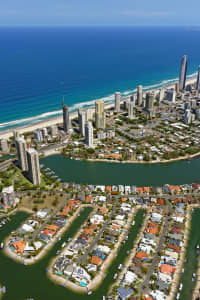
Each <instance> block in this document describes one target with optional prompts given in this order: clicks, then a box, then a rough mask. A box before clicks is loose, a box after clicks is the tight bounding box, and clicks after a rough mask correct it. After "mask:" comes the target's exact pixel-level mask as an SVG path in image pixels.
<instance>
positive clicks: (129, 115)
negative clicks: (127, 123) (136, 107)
mask: <svg viewBox="0 0 200 300" xmlns="http://www.w3.org/2000/svg"><path fill="white" fill-rule="evenodd" d="M128 118H129V119H133V118H134V112H133V102H128Z"/></svg>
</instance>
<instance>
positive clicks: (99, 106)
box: [95, 100, 106, 129]
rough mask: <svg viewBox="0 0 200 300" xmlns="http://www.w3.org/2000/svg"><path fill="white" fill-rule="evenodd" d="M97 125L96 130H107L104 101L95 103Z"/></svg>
mask: <svg viewBox="0 0 200 300" xmlns="http://www.w3.org/2000/svg"><path fill="white" fill-rule="evenodd" d="M95 125H96V128H100V129H105V126H106V122H105V111H104V101H103V100H98V101H96V103H95Z"/></svg>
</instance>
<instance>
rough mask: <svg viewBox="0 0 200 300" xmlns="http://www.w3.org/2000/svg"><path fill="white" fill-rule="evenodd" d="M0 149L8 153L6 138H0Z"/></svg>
mask: <svg viewBox="0 0 200 300" xmlns="http://www.w3.org/2000/svg"><path fill="white" fill-rule="evenodd" d="M1 151H2V152H3V153H8V152H9V147H8V140H6V139H2V140H1Z"/></svg>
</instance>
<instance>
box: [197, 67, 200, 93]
mask: <svg viewBox="0 0 200 300" xmlns="http://www.w3.org/2000/svg"><path fill="white" fill-rule="evenodd" d="M196 90H197V95H199V94H200V66H199V68H198V73H197V84H196Z"/></svg>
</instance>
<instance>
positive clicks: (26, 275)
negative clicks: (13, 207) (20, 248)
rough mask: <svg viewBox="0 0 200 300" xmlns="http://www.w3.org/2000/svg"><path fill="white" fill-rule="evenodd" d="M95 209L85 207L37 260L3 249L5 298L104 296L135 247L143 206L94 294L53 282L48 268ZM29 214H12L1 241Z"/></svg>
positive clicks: (1, 274) (1, 278) (38, 299)
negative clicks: (20, 260)
mask: <svg viewBox="0 0 200 300" xmlns="http://www.w3.org/2000/svg"><path fill="white" fill-rule="evenodd" d="M90 212H91V208H85V209H84V210H83V211H82V212H81V213H80V216H79V217H78V218H77V219H76V220H75V221H74V222H73V224H72V225H71V226H70V228H69V229H68V230H67V232H66V233H65V234H64V235H63V237H62V239H61V240H60V241H59V242H58V243H56V244H55V245H54V246H53V248H52V249H51V250H50V251H49V252H48V253H47V254H46V256H45V257H44V258H43V259H41V260H40V261H38V262H37V263H36V264H33V265H29V266H24V265H22V264H19V263H17V262H15V261H13V260H11V259H10V258H9V257H7V256H5V255H4V253H3V252H2V251H1V252H0V267H1V272H0V284H1V285H3V286H6V289H7V291H6V293H5V294H4V296H3V300H22V299H24V300H25V299H27V298H33V299H34V300H55V299H71V300H73V299H74V300H75V299H82V300H86V299H91V300H96V299H102V297H103V295H106V294H107V293H108V290H109V287H110V285H111V284H112V282H113V276H114V274H115V273H116V272H117V270H118V269H117V267H118V265H119V264H120V263H123V262H124V260H125V258H126V257H127V254H126V253H127V251H128V250H131V249H132V247H133V242H134V240H135V239H136V237H137V234H138V232H139V230H140V228H141V225H142V223H143V219H144V212H145V211H144V210H139V211H138V212H137V214H136V216H135V225H134V226H132V227H131V229H130V234H129V239H128V240H127V241H126V243H125V244H124V245H122V246H121V248H120V250H119V252H118V256H117V257H116V259H115V260H114V262H113V263H112V265H111V266H110V267H109V269H108V272H107V276H106V279H105V280H104V281H103V283H102V284H101V285H100V286H99V287H98V289H97V291H96V292H95V293H93V294H92V295H90V296H88V295H86V294H85V295H82V294H76V293H74V292H72V291H71V290H68V289H66V288H64V287H62V286H60V285H57V284H55V283H54V282H52V281H51V280H50V279H49V278H48V277H47V275H46V268H47V267H48V265H49V262H50V260H51V259H52V258H53V257H55V255H56V252H57V250H58V249H60V248H61V245H62V243H63V242H64V241H66V239H68V238H69V237H72V236H73V235H74V234H75V233H76V232H77V230H78V229H79V228H80V226H81V224H82V223H83V222H84V221H85V220H86V218H87V217H88V215H89V214H90ZM27 217H28V214H26V213H23V212H18V213H17V214H16V215H15V216H13V217H12V219H11V221H10V222H9V223H7V224H6V225H5V227H4V229H3V230H1V231H0V242H2V241H3V240H4V239H5V237H7V236H8V235H9V234H10V232H11V231H13V230H15V229H16V228H17V227H19V225H20V224H21V223H22V222H23V221H24V220H25V219H26V218H27Z"/></svg>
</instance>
